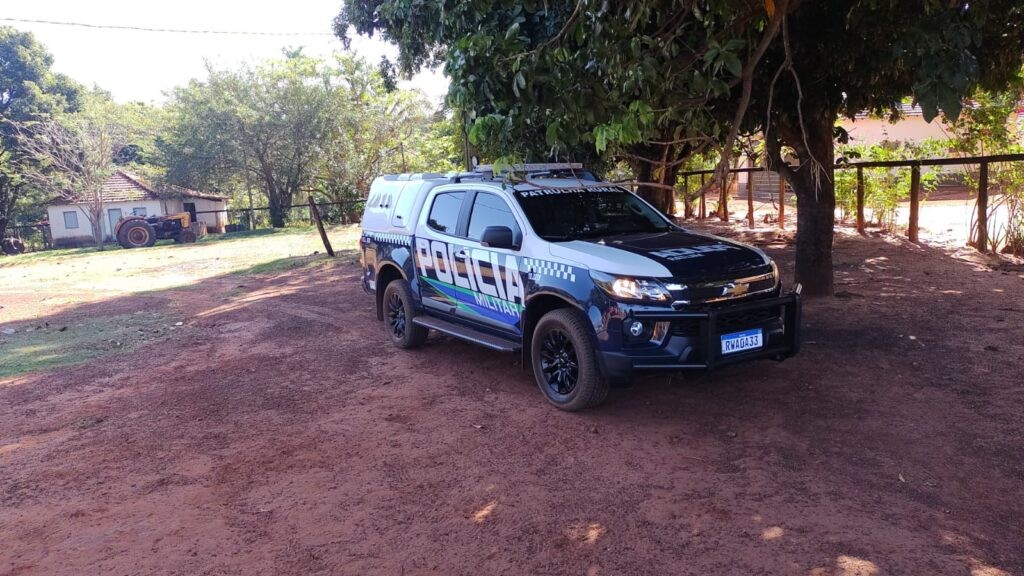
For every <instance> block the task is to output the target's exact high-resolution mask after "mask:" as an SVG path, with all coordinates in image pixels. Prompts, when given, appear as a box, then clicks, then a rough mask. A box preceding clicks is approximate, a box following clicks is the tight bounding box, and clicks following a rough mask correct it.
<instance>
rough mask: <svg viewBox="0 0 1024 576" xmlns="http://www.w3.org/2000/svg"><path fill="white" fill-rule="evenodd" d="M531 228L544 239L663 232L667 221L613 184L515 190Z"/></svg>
mask: <svg viewBox="0 0 1024 576" xmlns="http://www.w3.org/2000/svg"><path fill="white" fill-rule="evenodd" d="M516 200H518V201H519V205H520V206H522V207H523V212H525V213H526V217H527V219H529V220H530V225H531V226H532V227H533V230H534V231H535V232H536V233H537V234H538V235H539V236H540V237H541V238H544V239H545V240H576V239H579V238H601V237H605V236H615V235H625V234H643V233H649V232H664V231H666V230H669V229H670V226H669V224H668V223H667V222H666V221H665V218H664V217H662V216H661V215H660V214H659V213H658V212H656V211H655V210H654V209H653V208H651V207H650V206H648V205H647V204H645V203H644V202H643V201H642V200H640V199H639V198H637V197H636V196H634V195H632V194H630V193H629V192H626V191H625V190H623V189H621V188H616V187H614V186H600V187H593V188H561V189H559V188H548V189H540V190H523V191H519V192H516Z"/></svg>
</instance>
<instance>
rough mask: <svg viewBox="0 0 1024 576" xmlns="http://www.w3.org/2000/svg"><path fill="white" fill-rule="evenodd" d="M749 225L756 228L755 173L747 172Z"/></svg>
mask: <svg viewBox="0 0 1024 576" xmlns="http://www.w3.org/2000/svg"><path fill="white" fill-rule="evenodd" d="M747 224H749V225H750V227H751V228H753V227H754V173H753V172H747Z"/></svg>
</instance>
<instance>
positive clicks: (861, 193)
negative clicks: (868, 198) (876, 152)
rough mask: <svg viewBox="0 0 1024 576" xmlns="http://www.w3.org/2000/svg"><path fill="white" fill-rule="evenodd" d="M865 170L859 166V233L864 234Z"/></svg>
mask: <svg viewBox="0 0 1024 576" xmlns="http://www.w3.org/2000/svg"><path fill="white" fill-rule="evenodd" d="M865 231H866V227H865V224H864V168H862V167H861V166H857V233H858V234H864V233H865Z"/></svg>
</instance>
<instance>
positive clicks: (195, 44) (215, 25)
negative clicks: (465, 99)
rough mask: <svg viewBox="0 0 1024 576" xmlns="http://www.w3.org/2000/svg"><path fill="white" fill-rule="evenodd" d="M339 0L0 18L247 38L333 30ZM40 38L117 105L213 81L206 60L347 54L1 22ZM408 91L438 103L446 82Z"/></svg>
mask: <svg viewBox="0 0 1024 576" xmlns="http://www.w3.org/2000/svg"><path fill="white" fill-rule="evenodd" d="M340 7H341V0H276V1H273V0H271V1H268V0H248V1H239V0H205V1H203V0H175V1H174V2H152V1H149V2H147V1H145V0H131V1H127V0H90V1H83V0H33V1H31V2H28V1H24V2H14V1H12V0H4V1H2V2H0V18H18V19H32V20H52V21H61V22H80V23H85V24H100V25H116V26H135V27H144V28H174V29H187V30H230V31H246V32H302V33H313V32H315V33H326V34H330V32H331V21H332V20H333V19H334V17H335V15H337V13H338V11H339V10H340ZM0 26H13V27H14V28H17V29H19V30H25V31H30V32H32V33H33V34H34V35H35V36H36V38H37V39H38V40H39V41H40V42H42V43H43V44H44V45H45V46H46V48H47V49H48V50H49V52H50V53H51V54H53V57H54V64H53V68H54V70H55V71H57V72H62V73H64V74H67V75H68V76H70V77H72V78H74V79H75V80H77V81H78V82H80V83H82V84H85V85H86V86H90V87H91V86H93V85H97V86H99V87H100V88H102V89H104V90H107V91H108V92H110V93H112V94H113V96H114V99H115V100H117V101H118V102H130V101H142V102H151V103H160V102H163V101H164V100H165V96H164V92H166V91H167V90H169V89H171V88H173V87H175V86H178V85H182V84H185V83H187V82H188V81H189V80H191V79H193V78H200V79H201V78H205V76H206V68H205V64H204V62H206V61H210V62H211V63H213V64H214V66H216V67H218V68H231V67H234V66H236V65H238V64H240V63H242V62H258V61H260V60H264V59H267V58H274V57H277V56H280V55H281V50H282V49H283V48H286V47H296V46H303V47H304V53H306V54H310V55H316V56H328V55H330V54H331V53H333V52H335V51H340V50H342V49H343V47H342V45H341V41H340V40H338V39H337V38H336V37H334V36H333V35H323V36H312V35H311V36H305V35H304V36H289V37H281V36H240V35H220V34H178V33H166V32H141V31H129V30H97V29H92V28H81V27H72V26H57V25H52V24H35V23H33V24H29V23H22V22H9V21H4V20H0ZM352 50H353V51H354V52H356V53H357V54H359V55H361V56H363V57H365V58H366V59H367V60H369V61H370V62H374V63H375V62H377V61H379V60H380V57H381V56H382V55H385V54H386V55H388V56H391V57H394V55H395V54H396V53H397V49H395V48H394V47H393V46H390V45H388V44H386V43H384V42H382V41H380V40H378V39H376V38H374V39H370V38H366V37H356V36H355V35H353V42H352ZM402 87H403V88H419V89H421V90H423V92H425V93H426V94H427V95H428V96H429V97H431V99H433V100H435V101H437V102H440V101H441V99H443V97H444V95H445V93H446V92H447V90H448V81H447V79H446V78H445V77H444V76H443V75H442V74H441V73H440V71H437V72H423V73H420V74H419V75H417V76H416V77H415V78H413V79H412V80H410V81H407V82H403V83H402Z"/></svg>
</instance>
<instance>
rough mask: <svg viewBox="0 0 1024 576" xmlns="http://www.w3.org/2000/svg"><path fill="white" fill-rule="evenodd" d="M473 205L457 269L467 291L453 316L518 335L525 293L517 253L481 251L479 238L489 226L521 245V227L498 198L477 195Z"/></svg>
mask: <svg viewBox="0 0 1024 576" xmlns="http://www.w3.org/2000/svg"><path fill="white" fill-rule="evenodd" d="M472 202H473V205H472V207H471V209H470V211H469V221H468V226H467V228H466V232H465V239H464V241H463V243H464V246H463V248H462V250H461V252H462V260H461V261H460V262H459V264H461V266H458V265H457V266H458V272H460V273H461V274H462V275H463V276H464V277H465V278H466V279H467V282H468V284H470V290H469V291H467V294H466V298H465V299H464V302H462V303H461V305H460V306H459V307H458V310H456V312H455V315H456V316H457V317H459V318H460V319H461V320H465V321H468V322H472V323H474V324H479V325H481V326H485V327H487V328H491V329H495V330H500V331H502V332H510V333H513V334H519V333H520V328H521V324H520V316H521V314H522V310H523V304H524V303H525V290H524V288H523V278H522V275H521V274H520V271H519V270H520V266H519V255H518V251H517V250H507V249H503V248H489V247H484V246H483V245H481V244H480V238H481V236H482V235H483V232H484V229H486V228H487V227H488V226H505V227H507V228H509V229H511V230H512V236H513V238H514V239H515V240H516V243H517V244H521V243H522V227H520V226H519V223H518V222H517V221H516V218H515V216H514V215H513V214H512V210H511V209H509V206H508V203H507V202H505V200H504V199H503V198H502V197H501V196H498V195H497V194H493V193H490V192H477V193H475V194H474V197H473V200H472Z"/></svg>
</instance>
